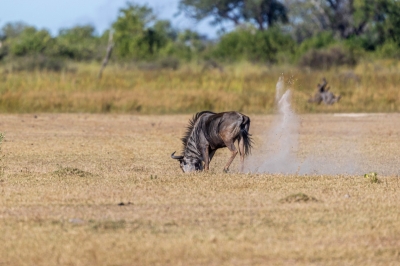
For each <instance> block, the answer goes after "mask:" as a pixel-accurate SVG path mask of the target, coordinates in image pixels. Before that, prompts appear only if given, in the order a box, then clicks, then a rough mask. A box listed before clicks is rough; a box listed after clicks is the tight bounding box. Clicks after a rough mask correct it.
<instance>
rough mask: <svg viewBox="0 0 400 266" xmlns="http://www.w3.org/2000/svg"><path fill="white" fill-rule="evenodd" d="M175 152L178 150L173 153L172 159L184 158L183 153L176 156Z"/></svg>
mask: <svg viewBox="0 0 400 266" xmlns="http://www.w3.org/2000/svg"><path fill="white" fill-rule="evenodd" d="M175 152H176V151H174V152H173V153H172V154H171V158H172V159H176V160H182V159H183V156H182V155H179V156H176V155H174V154H175Z"/></svg>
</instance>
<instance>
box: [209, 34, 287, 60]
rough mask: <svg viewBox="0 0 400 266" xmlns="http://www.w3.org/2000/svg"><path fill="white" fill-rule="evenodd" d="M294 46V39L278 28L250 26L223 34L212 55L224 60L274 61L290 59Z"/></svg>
mask: <svg viewBox="0 0 400 266" xmlns="http://www.w3.org/2000/svg"><path fill="white" fill-rule="evenodd" d="M294 48H295V42H294V40H293V39H292V38H291V36H290V35H288V34H285V33H282V31H281V30H280V29H279V28H270V29H268V30H266V31H258V30H255V29H254V27H253V28H251V27H250V28H239V29H237V30H235V31H232V32H230V33H227V34H225V35H223V36H222V37H221V39H220V41H219V43H218V44H217V46H216V48H215V50H214V55H215V57H217V58H220V59H225V60H250V61H255V62H269V63H276V62H280V61H286V60H290V59H291V58H290V57H291V56H292V54H293V52H294Z"/></svg>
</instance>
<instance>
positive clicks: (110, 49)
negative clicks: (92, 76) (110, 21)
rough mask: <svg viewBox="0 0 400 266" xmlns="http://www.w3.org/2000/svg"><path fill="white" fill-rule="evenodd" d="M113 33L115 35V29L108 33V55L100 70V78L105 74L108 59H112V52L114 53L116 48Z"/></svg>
mask: <svg viewBox="0 0 400 266" xmlns="http://www.w3.org/2000/svg"><path fill="white" fill-rule="evenodd" d="M113 35H114V31H113V30H112V29H111V30H110V34H109V35H108V44H107V52H106V56H105V57H104V60H103V63H102V64H101V68H100V71H99V75H98V79H101V76H102V74H103V70H104V68H105V67H106V66H107V63H108V60H110V57H111V53H112V50H113V48H114V43H113Z"/></svg>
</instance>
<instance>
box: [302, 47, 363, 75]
mask: <svg viewBox="0 0 400 266" xmlns="http://www.w3.org/2000/svg"><path fill="white" fill-rule="evenodd" d="M356 63H357V60H356V58H355V56H354V55H353V54H352V53H351V52H350V51H348V50H347V49H345V48H343V47H340V46H333V47H331V48H328V49H322V50H316V49H312V50H310V51H309V52H307V53H306V54H304V55H303V56H302V57H301V58H300V60H299V65H300V66H302V67H310V68H312V69H325V70H326V69H329V68H331V67H337V66H344V65H347V66H354V65H355V64H356Z"/></svg>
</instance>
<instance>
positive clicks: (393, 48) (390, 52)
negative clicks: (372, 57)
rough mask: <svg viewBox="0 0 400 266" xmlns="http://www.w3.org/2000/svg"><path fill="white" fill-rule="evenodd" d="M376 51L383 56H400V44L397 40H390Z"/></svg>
mask: <svg viewBox="0 0 400 266" xmlns="http://www.w3.org/2000/svg"><path fill="white" fill-rule="evenodd" d="M376 53H377V55H378V56H379V57H382V58H400V46H399V44H397V43H396V42H394V41H392V40H388V41H386V42H385V43H384V44H383V45H381V46H379V47H378V48H377V51H376Z"/></svg>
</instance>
